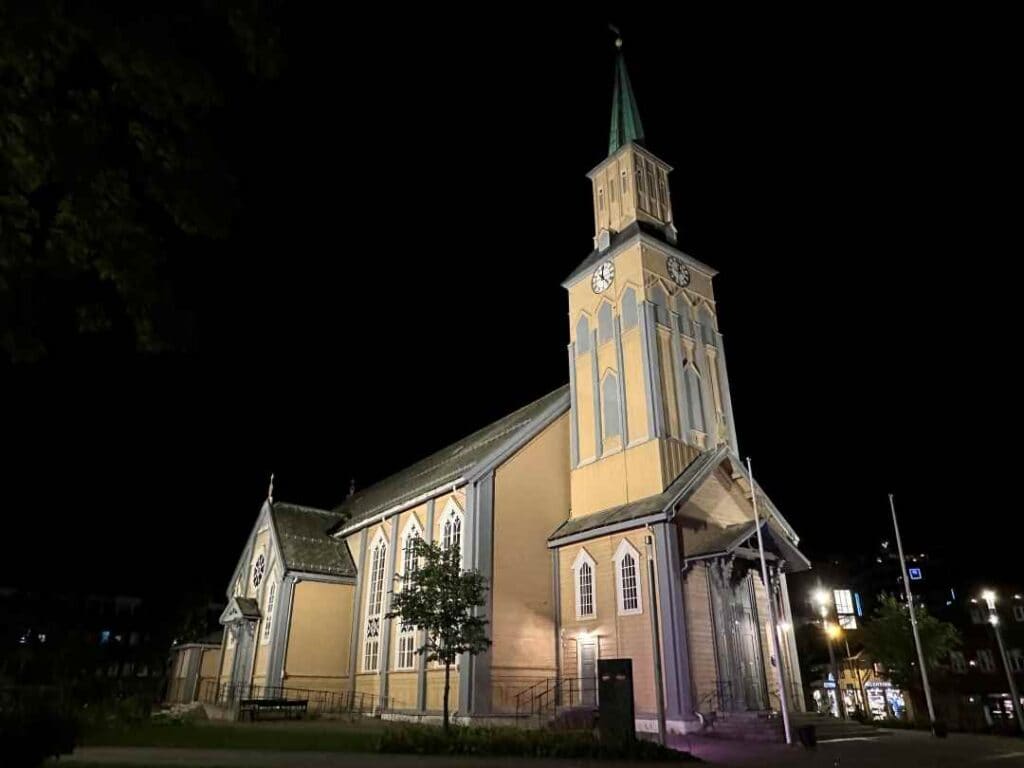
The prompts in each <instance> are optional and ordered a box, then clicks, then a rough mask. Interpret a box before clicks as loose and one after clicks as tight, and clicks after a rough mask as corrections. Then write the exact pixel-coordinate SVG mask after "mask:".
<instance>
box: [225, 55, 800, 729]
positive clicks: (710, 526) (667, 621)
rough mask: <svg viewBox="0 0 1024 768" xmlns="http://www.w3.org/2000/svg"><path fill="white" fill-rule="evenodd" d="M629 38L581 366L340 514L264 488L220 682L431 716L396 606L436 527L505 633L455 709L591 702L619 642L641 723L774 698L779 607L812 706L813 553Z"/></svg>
mask: <svg viewBox="0 0 1024 768" xmlns="http://www.w3.org/2000/svg"><path fill="white" fill-rule="evenodd" d="M617 44H618V45H619V47H620V50H619V52H618V54H617V59H616V63H615V72H614V80H613V94H612V111H611V130H610V136H609V143H608V155H607V157H605V158H604V159H603V160H601V162H600V163H598V164H597V166H596V167H594V168H593V169H592V170H591V171H590V172H589V174H588V177H589V179H590V180H591V182H592V194H593V212H594V238H593V250H592V251H591V252H590V254H589V255H587V256H586V257H585V258H584V259H583V260H582V262H581V263H580V264H579V266H578V267H577V268H576V269H575V270H573V272H572V273H571V274H569V275H568V276H567V277H566V278H565V280H564V282H563V283H562V286H563V287H564V289H565V294H566V299H567V302H568V314H569V328H568V339H569V343H568V347H567V356H566V364H567V367H568V376H567V379H568V383H567V384H566V385H565V386H563V387H561V388H560V389H557V390H555V391H554V392H551V393H550V394H548V395H546V396H544V397H542V398H540V399H539V400H537V401H535V402H532V403H529V404H526V405H524V406H523V407H522V408H520V409H519V410H517V411H515V412H513V413H510V414H508V415H507V416H505V417H504V418H502V419H500V420H498V421H497V422H495V423H493V424H490V425H487V426H484V427H483V428H481V429H480V430H478V431H477V432H474V433H473V434H470V435H468V436H466V437H465V438H463V439H462V440H460V441H458V442H457V443H455V444H453V445H449V446H448V447H446V448H443V449H441V450H439V451H437V452H436V453H434V454H433V455H431V456H428V457H426V458H424V459H423V460H421V461H419V462H418V463H416V464H413V465H412V466H410V467H408V468H407V469H404V470H403V471H401V472H398V473H397V474H395V475H393V476H391V477H388V478H386V479H384V480H382V481H380V482H378V483H377V484H375V485H372V486H370V487H367V488H365V489H363V490H360V491H359V492H357V493H354V494H352V495H350V496H349V498H347V499H346V500H345V501H344V502H343V503H341V504H340V505H339V506H338V507H337V508H335V509H330V510H326V509H324V510H322V509H312V508H309V507H303V506H297V505H293V504H287V503H284V502H281V501H276V500H274V499H273V498H272V494H271V497H270V498H268V499H267V501H266V502H265V503H264V504H263V507H262V509H261V510H260V512H259V515H258V516H257V519H256V522H255V525H254V526H253V528H252V532H251V535H250V537H249V539H248V542H247V544H246V546H245V549H244V551H243V552H242V553H241V556H240V559H239V560H238V564H237V566H236V568H235V571H234V575H233V577H232V579H231V582H230V584H229V586H228V592H227V597H228V607H227V609H226V610H225V612H224V614H223V616H222V619H221V622H222V624H223V625H224V641H223V644H222V652H221V654H220V660H219V667H218V672H217V680H218V681H219V684H220V687H221V690H226V689H230V688H232V687H235V689H237V687H238V686H242V687H243V688H244V687H247V686H284V687H289V688H301V689H308V690H312V691H324V692H333V693H336V694H345V695H350V694H352V693H355V694H358V695H361V696H365V697H366V698H367V699H368V700H371V701H375V702H381V703H382V704H381V705H380V709H382V710H386V712H385V714H386V716H389V717H395V718H408V719H429V718H432V717H436V716H437V715H438V714H439V713H440V710H441V702H442V694H443V677H444V670H443V668H442V667H439V666H437V665H435V664H432V663H425V662H424V660H423V658H421V657H420V656H419V655H417V654H416V652H415V651H416V649H417V648H419V647H420V644H421V642H420V638H419V637H417V631H416V629H415V628H413V627H407V626H403V624H402V623H401V622H400V621H397V620H392V619H389V618H387V616H386V615H387V613H388V611H389V608H390V603H391V595H392V590H393V589H400V586H401V575H402V574H403V573H405V572H407V571H408V570H409V569H410V567H411V566H412V565H413V563H412V562H411V557H410V553H411V545H410V542H412V541H414V540H415V539H416V538H422V539H424V540H426V541H432V542H438V543H439V544H440V545H441V546H442V547H445V548H450V547H457V548H458V549H459V551H460V553H461V556H462V559H463V563H464V565H465V567H466V568H472V569H477V570H479V571H480V572H481V573H482V574H483V575H484V577H485V578H486V579H487V583H488V585H489V592H488V599H487V604H486V606H485V607H484V608H483V611H484V613H485V615H486V618H487V620H488V622H489V624H488V636H489V638H490V639H491V641H492V643H493V644H492V645H491V647H490V648H489V650H488V651H487V652H485V653H482V654H480V655H477V656H473V657H468V656H467V657H465V658H463V659H461V661H460V663H459V664H458V668H457V670H453V671H452V680H453V684H452V695H451V706H452V711H453V713H454V715H455V717H456V719H457V720H459V721H462V722H471V721H480V720H484V719H488V718H490V719H491V721H492V722H493V721H494V718H500V717H502V716H512V715H515V714H516V713H517V710H519V711H520V713H521V712H522V711H523V709H524V707H526V708H529V707H530V706H533V705H534V704H535V703H536V694H535V692H537V691H545V690H551V689H552V686H553V684H554V682H555V681H560V682H559V686H560V688H559V690H560V693H561V696H562V698H563V700H564V699H566V698H567V697H568V698H571V699H572V700H573V702H574V703H578V704H582V705H594V704H596V700H597V695H598V690H597V683H596V680H597V664H598V661H599V660H600V659H609V658H616V659H623V658H628V659H630V660H631V661H632V669H633V686H634V700H635V712H636V720H637V727H638V729H640V730H648V731H653V730H656V728H657V723H658V717H659V714H660V715H661V716H662V717H664V720H665V723H666V726H667V728H668V729H669V730H670V731H675V732H683V733H685V732H689V731H693V730H695V729H697V728H698V727H699V723H700V716H699V714H698V713H703V712H708V711H717V712H752V711H753V712H766V711H778V710H779V708H780V691H779V688H778V679H779V678H778V676H777V674H776V672H775V666H776V659H775V658H774V657H773V653H772V643H771V629H770V623H769V619H768V616H769V610H768V609H769V603H771V604H772V606H773V608H774V612H775V615H776V616H777V617H778V624H779V627H780V629H779V632H778V639H779V649H780V650H779V655H780V656H781V659H780V661H781V662H782V669H783V670H784V680H785V685H786V689H787V693H788V694H789V701H790V707H791V708H792V709H794V710H803V709H804V707H803V690H802V684H801V681H800V672H799V664H798V660H797V656H796V644H795V642H794V638H793V633H792V631H787V629H788V627H791V626H792V618H791V612H790V605H789V596H788V590H787V585H786V578H787V574H789V573H790V572H795V571H801V570H806V569H808V568H809V567H810V564H809V562H808V561H807V559H806V558H805V557H804V556H803V555H802V554H801V553H800V551H799V549H798V548H797V547H798V544H799V538H798V536H797V534H796V532H795V531H794V530H793V528H792V527H791V526H790V525H789V524H788V523H787V522H786V520H785V518H784V517H783V515H782V514H781V512H780V511H779V510H778V509H777V508H776V507H775V506H774V505H773V504H772V501H771V500H770V499H769V498H768V497H767V495H766V494H765V493H764V492H763V490H762V489H761V488H760V487H758V486H757V485H756V484H755V483H753V482H752V480H751V478H750V477H749V475H748V473H747V470H746V468H745V467H744V465H743V463H742V462H741V461H740V459H739V454H738V447H737V441H736V425H735V423H734V419H733V410H732V402H731V397H730V391H729V374H728V366H727V363H726V356H725V347H724V344H723V339H722V335H721V333H720V332H719V330H718V324H717V321H716V317H717V304H716V301H715V294H714V289H713V279H714V277H715V274H716V273H715V270H714V269H713V268H712V267H710V266H708V265H707V264H704V263H702V262H700V261H698V260H697V259H695V258H693V257H692V256H689V255H687V254H686V253H683V252H682V251H681V250H680V249H679V248H678V247H677V245H676V239H677V238H676V228H675V226H674V224H673V215H672V200H671V190H670V185H669V173H670V171H671V170H672V169H671V168H670V167H669V166H668V165H667V164H666V163H665V162H664V161H663V160H661V159H660V158H659V157H657V155H655V154H654V153H653V152H652V151H651V150H649V149H648V148H647V147H646V145H645V143H644V131H643V128H642V126H641V122H640V115H639V112H638V109H637V104H636V101H635V99H634V96H633V90H632V86H631V85H630V80H629V76H628V74H627V71H626V66H625V62H624V59H623V56H622V51H621V43H617ZM555 322H556V319H555V318H552V323H553V324H554V323H555ZM552 331H553V334H554V332H555V328H554V325H553V328H552ZM755 495H756V501H757V508H758V511H759V514H760V519H761V521H762V524H761V532H762V538H763V542H764V550H765V553H766V555H765V556H766V560H767V563H768V582H769V583H768V584H765V583H764V579H763V578H762V570H761V566H760V560H759V557H758V543H757V538H758V537H757V532H758V531H757V526H756V525H755V522H754V521H755V515H754V507H753V503H752V502H753V500H754V498H755ZM765 521H767V522H765ZM564 703H568V702H564Z"/></svg>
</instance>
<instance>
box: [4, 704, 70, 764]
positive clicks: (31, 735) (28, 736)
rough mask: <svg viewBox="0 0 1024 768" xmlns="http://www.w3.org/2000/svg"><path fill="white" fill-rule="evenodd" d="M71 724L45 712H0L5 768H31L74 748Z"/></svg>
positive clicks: (65, 719) (66, 718) (51, 712)
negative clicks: (7, 767) (6, 767)
mask: <svg viewBox="0 0 1024 768" xmlns="http://www.w3.org/2000/svg"><path fill="white" fill-rule="evenodd" d="M76 732H77V730H76V727H75V721H74V720H73V719H72V718H70V717H67V716H65V715H62V714H59V713H57V712H54V711H47V710H45V709H35V710H15V711H0V745H2V746H0V749H2V750H3V756H4V760H5V762H4V763H3V764H4V765H5V766H11V768H34V766H37V765H40V764H42V762H43V760H45V759H46V758H48V757H54V756H58V755H66V754H70V753H71V751H72V750H73V749H74V748H75V736H76Z"/></svg>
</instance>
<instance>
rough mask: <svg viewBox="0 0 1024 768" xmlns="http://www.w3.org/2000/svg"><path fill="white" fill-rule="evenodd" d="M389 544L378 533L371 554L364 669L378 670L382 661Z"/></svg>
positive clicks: (366, 670) (369, 670)
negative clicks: (385, 565)
mask: <svg viewBox="0 0 1024 768" xmlns="http://www.w3.org/2000/svg"><path fill="white" fill-rule="evenodd" d="M387 554H388V545H387V543H386V542H385V541H384V536H383V534H378V535H377V540H376V542H375V543H374V545H373V549H372V550H371V554H370V579H369V583H368V587H369V590H368V592H367V595H366V639H365V642H364V644H363V671H364V672H376V671H377V665H378V664H379V663H380V620H381V609H382V607H383V604H384V563H385V561H386V560H387Z"/></svg>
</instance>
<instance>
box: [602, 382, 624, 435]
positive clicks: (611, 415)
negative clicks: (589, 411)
mask: <svg viewBox="0 0 1024 768" xmlns="http://www.w3.org/2000/svg"><path fill="white" fill-rule="evenodd" d="M601 405H602V419H601V423H602V424H604V436H605V439H608V438H609V437H620V436H621V435H622V422H621V419H620V418H619V379H618V377H617V376H616V375H615V374H614V373H611V372H609V373H608V375H607V376H605V377H604V382H602V384H601Z"/></svg>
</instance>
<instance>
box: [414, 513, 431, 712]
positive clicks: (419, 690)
mask: <svg viewBox="0 0 1024 768" xmlns="http://www.w3.org/2000/svg"><path fill="white" fill-rule="evenodd" d="M423 541H425V542H426V543H427V544H431V543H432V542H433V541H434V500H433V499H431V500H430V501H428V502H427V520H426V526H425V528H424V531H423ZM417 635H418V637H417V642H418V643H419V646H420V647H421V648H422V647H423V644H424V643H425V642H426V636H425V634H424V632H423V630H422V629H421V630H420V631H419V632H418V633H417ZM418 658H419V665H420V668H419V670H418V671H417V673H416V708H417V709H418V710H419V711H420V712H426V711H427V656H426V654H421V655H419V657H418Z"/></svg>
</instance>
